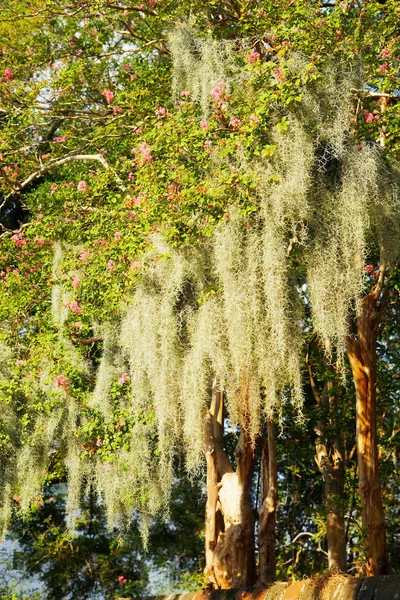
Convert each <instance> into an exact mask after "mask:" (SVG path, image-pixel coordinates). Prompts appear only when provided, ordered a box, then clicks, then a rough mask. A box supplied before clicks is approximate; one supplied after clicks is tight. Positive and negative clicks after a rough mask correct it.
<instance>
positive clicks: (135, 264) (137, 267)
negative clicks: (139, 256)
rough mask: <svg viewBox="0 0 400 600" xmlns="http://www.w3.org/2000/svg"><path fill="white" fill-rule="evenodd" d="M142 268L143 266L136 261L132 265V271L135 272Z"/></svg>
mask: <svg viewBox="0 0 400 600" xmlns="http://www.w3.org/2000/svg"><path fill="white" fill-rule="evenodd" d="M140 267H141V264H140V262H139V261H138V260H134V261H133V262H132V263H131V269H132V270H134V269H140Z"/></svg>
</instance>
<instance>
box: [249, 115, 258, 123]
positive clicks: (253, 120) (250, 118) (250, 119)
mask: <svg viewBox="0 0 400 600" xmlns="http://www.w3.org/2000/svg"><path fill="white" fill-rule="evenodd" d="M249 122H250V123H251V124H252V125H257V123H259V122H260V119H259V118H258V117H257V116H256V115H250V117H249Z"/></svg>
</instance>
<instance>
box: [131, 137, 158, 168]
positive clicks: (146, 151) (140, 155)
mask: <svg viewBox="0 0 400 600" xmlns="http://www.w3.org/2000/svg"><path fill="white" fill-rule="evenodd" d="M132 152H133V154H134V155H135V160H136V163H138V164H140V163H141V164H143V163H146V162H148V163H150V162H151V161H152V160H153V157H152V156H151V146H150V144H148V143H147V142H140V144H139V147H138V148H132Z"/></svg>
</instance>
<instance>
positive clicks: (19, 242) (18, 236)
mask: <svg viewBox="0 0 400 600" xmlns="http://www.w3.org/2000/svg"><path fill="white" fill-rule="evenodd" d="M11 239H12V240H14V241H15V245H16V246H17V248H21V246H25V244H26V239H25V236H24V234H23V233H14V235H12V236H11Z"/></svg>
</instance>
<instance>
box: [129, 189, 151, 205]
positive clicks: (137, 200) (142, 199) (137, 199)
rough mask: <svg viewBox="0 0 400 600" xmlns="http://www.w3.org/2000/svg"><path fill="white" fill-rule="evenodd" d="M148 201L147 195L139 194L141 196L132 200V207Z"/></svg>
mask: <svg viewBox="0 0 400 600" xmlns="http://www.w3.org/2000/svg"><path fill="white" fill-rule="evenodd" d="M146 199H147V197H146V193H145V192H139V194H138V195H137V196H136V198H132V200H131V204H132V206H137V205H138V204H140V203H141V202H143V201H145V200H146Z"/></svg>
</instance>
